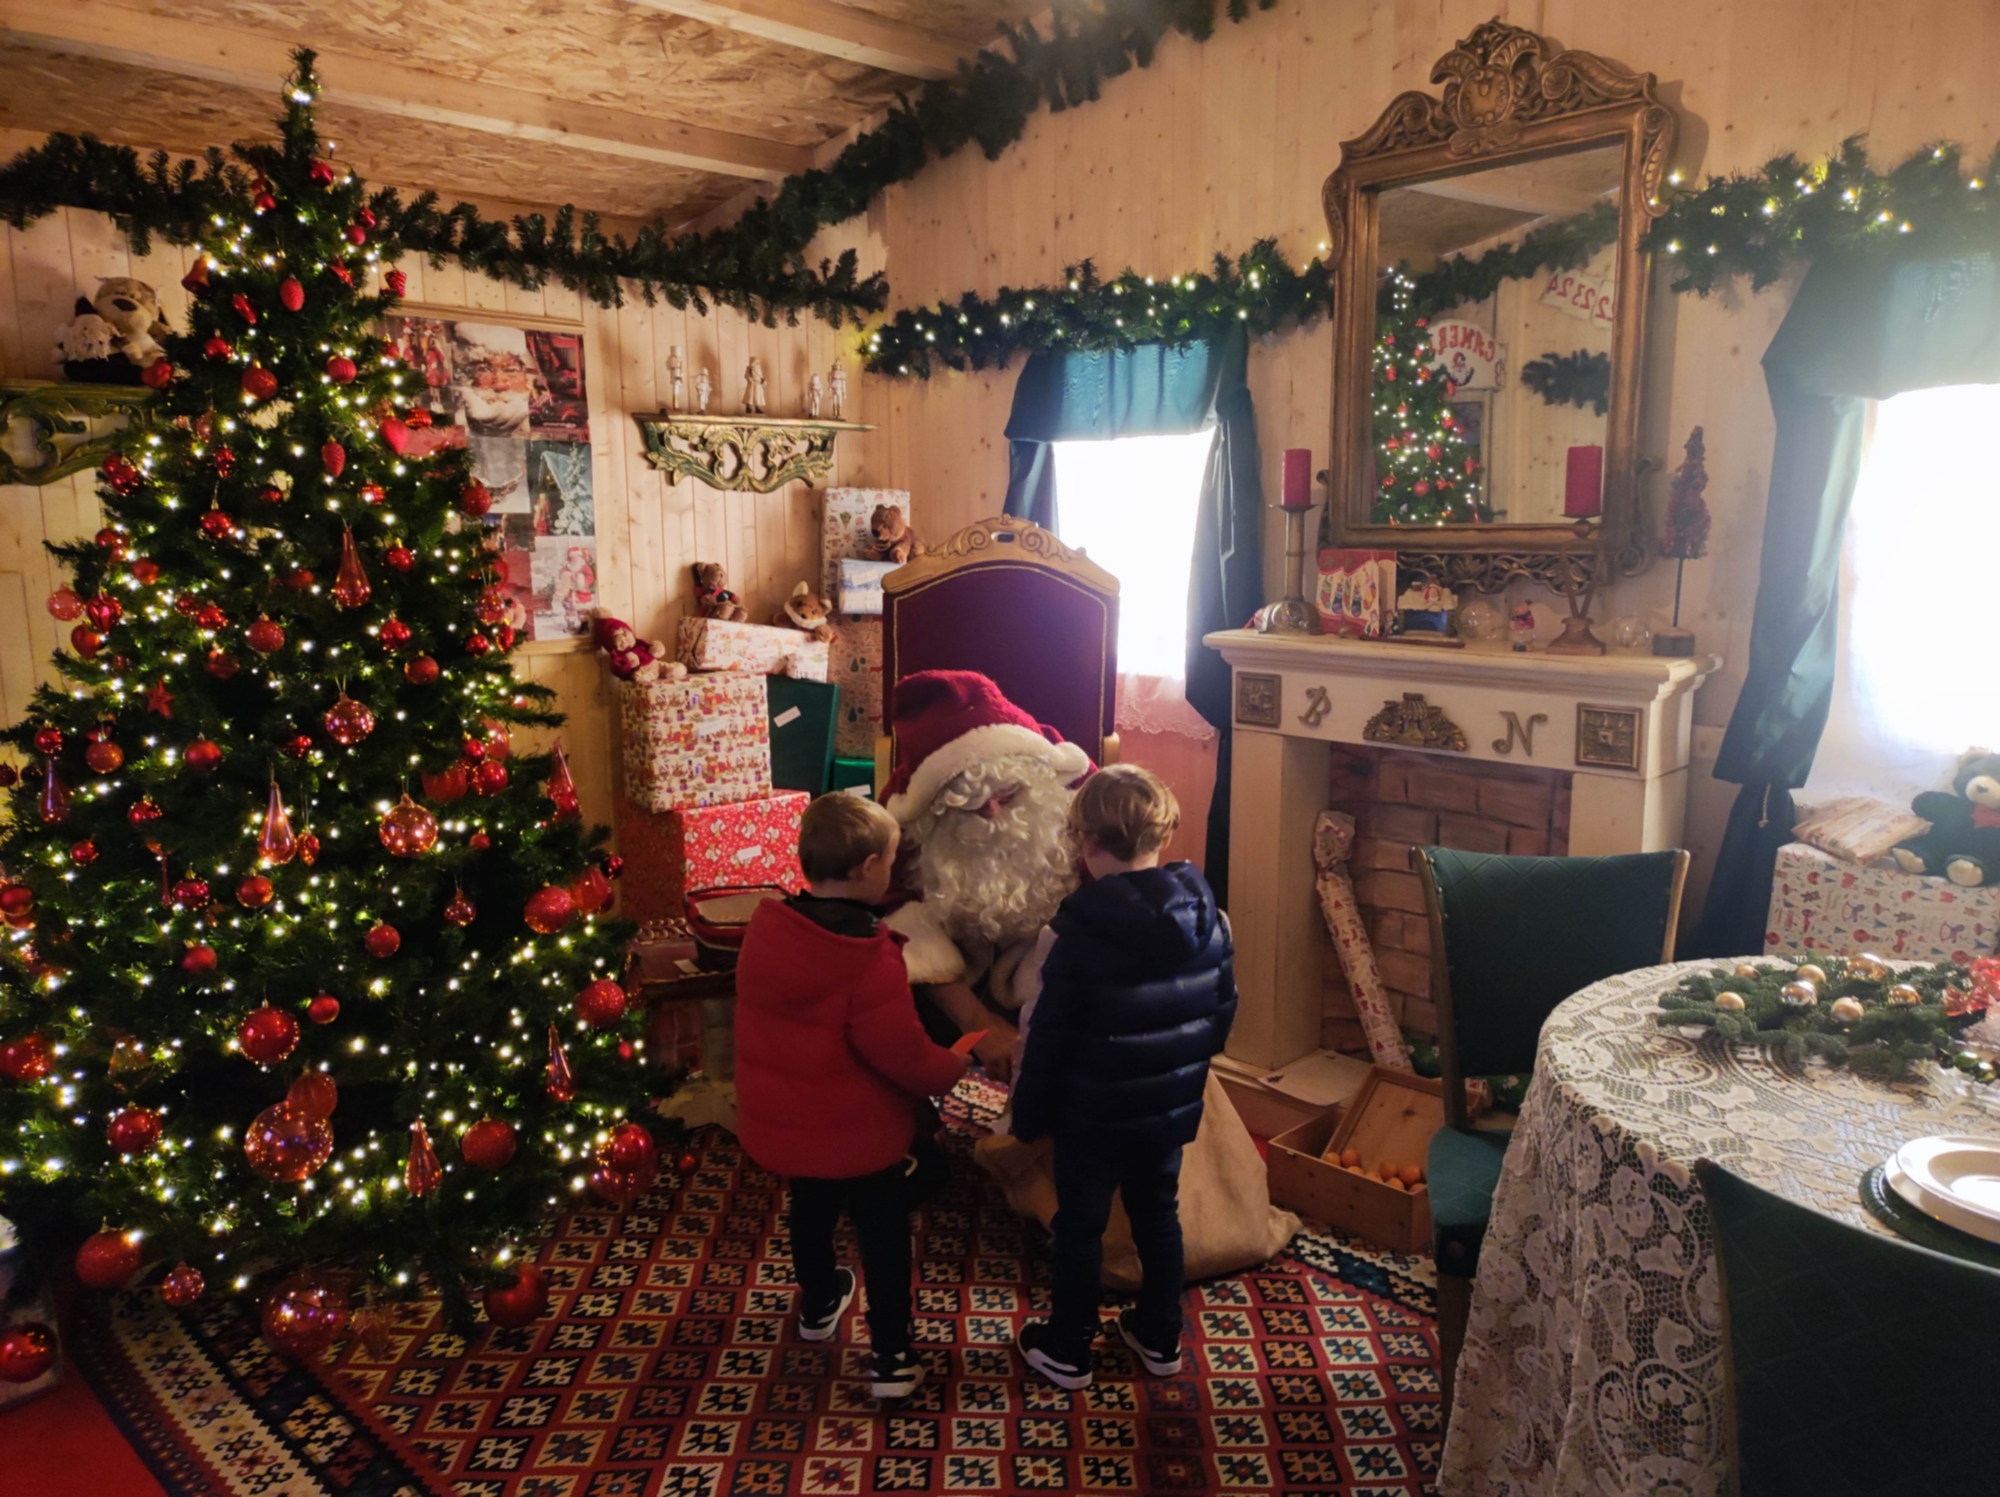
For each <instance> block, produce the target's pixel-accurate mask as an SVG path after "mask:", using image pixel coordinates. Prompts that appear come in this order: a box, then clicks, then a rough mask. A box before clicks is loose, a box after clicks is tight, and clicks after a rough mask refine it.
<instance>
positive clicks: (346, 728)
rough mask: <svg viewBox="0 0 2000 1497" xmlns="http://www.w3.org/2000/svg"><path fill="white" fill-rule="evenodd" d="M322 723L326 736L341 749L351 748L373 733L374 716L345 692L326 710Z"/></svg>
mask: <svg viewBox="0 0 2000 1497" xmlns="http://www.w3.org/2000/svg"><path fill="white" fill-rule="evenodd" d="M322 721H324V722H325V724H326V732H327V736H328V737H329V738H331V739H332V740H333V741H334V742H335V743H337V744H339V745H340V746H341V747H343V748H353V747H354V745H355V744H357V743H359V742H360V741H361V740H362V739H364V738H366V737H367V736H368V735H369V734H370V733H372V732H374V731H375V714H374V713H372V712H370V711H369V710H368V709H367V708H366V707H364V706H363V705H362V704H361V703H359V702H357V701H355V700H354V698H353V697H351V696H349V695H348V694H347V693H346V692H345V691H343V692H341V694H340V695H339V696H338V697H336V698H335V699H334V703H333V705H332V706H331V707H329V708H327V709H326V716H325V718H324V719H322Z"/></svg>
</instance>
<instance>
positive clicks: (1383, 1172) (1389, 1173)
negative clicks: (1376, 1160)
mask: <svg viewBox="0 0 2000 1497" xmlns="http://www.w3.org/2000/svg"><path fill="white" fill-rule="evenodd" d="M1396 1169H1397V1167H1396V1166H1395V1165H1393V1164H1391V1163H1390V1162H1389V1161H1388V1160H1386V1159H1385V1160H1383V1161H1382V1162H1381V1163H1380V1164H1378V1165H1376V1166H1375V1173H1376V1174H1378V1175H1380V1176H1381V1177H1382V1178H1383V1179H1384V1180H1393V1179H1395V1178H1396Z"/></svg>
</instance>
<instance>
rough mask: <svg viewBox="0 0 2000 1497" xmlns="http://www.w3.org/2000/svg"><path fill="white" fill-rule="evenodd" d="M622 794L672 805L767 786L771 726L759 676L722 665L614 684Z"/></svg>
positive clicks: (733, 796) (747, 795)
mask: <svg viewBox="0 0 2000 1497" xmlns="http://www.w3.org/2000/svg"><path fill="white" fill-rule="evenodd" d="M618 716H619V721H620V726H621V729H622V731H621V733H620V737H621V738H622V739H623V745H622V747H623V750H624V761H625V793H626V795H628V796H630V797H631V799H632V801H633V802H634V803H635V804H636V805H639V806H641V807H643V808H644V809H646V810H648V811H677V810H680V809H682V808H683V807H687V806H712V805H716V804H718V803H721V802H725V801H739V800H750V799H752V798H753V797H756V796H760V795H769V794H770V793H771V727H770V719H769V702H768V700H767V697H766V694H765V685H764V678H763V677H762V676H752V675H745V674H741V673H737V672H726V673H720V674H716V675H709V676H689V677H688V678H687V679H686V680H684V681H648V682H645V683H643V684H642V683H640V682H636V681H626V682H623V683H621V684H620V685H619V688H618Z"/></svg>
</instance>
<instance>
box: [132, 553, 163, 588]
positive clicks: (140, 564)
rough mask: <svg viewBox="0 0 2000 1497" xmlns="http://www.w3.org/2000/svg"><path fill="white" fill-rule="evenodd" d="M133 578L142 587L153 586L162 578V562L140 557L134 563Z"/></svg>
mask: <svg viewBox="0 0 2000 1497" xmlns="http://www.w3.org/2000/svg"><path fill="white" fill-rule="evenodd" d="M132 580H133V581H134V582H137V583H139V584H140V585H141V586H142V587H151V586H152V585H153V584H154V583H155V582H158V581H159V580H160V564H159V563H158V562H157V561H148V560H147V559H146V558H145V557H143V556H142V557H140V558H139V559H138V560H137V561H135V562H133V563H132Z"/></svg>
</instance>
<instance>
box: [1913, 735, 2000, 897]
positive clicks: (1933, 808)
mask: <svg viewBox="0 0 2000 1497" xmlns="http://www.w3.org/2000/svg"><path fill="white" fill-rule="evenodd" d="M1910 809H1911V810H1912V811H1915V812H1916V813H1917V815H1919V816H1921V817H1923V819H1924V820H1925V821H1928V822H1929V823H1930V824H1931V829H1930V830H1929V831H1928V832H1925V833H1924V834H1923V835H1922V836H1920V837H1911V838H1910V839H1909V840H1907V841H1905V842H1899V843H1897V844H1896V846H1895V848H1894V849H1893V852H1894V855H1895V859H1896V862H1897V864H1898V865H1899V866H1901V868H1902V870H1903V872H1905V873H1928V874H1933V875H1937V874H1942V875H1943V876H1944V877H1945V878H1948V879H1950V880H1951V881H1952V882H1953V883H1954V884H1957V885H1958V886H1959V887H1960V888H1962V889H1976V888H1978V887H1980V886H1981V885H1982V884H1993V883H2000V754H1988V753H1976V754H1971V755H1968V756H1967V757H1966V759H1965V760H1964V761H1963V762H1962V763H1961V764H1960V765H1959V767H1958V773H1957V774H1956V775H1954V776H1953V777H1952V782H1951V789H1950V790H1923V791H1919V792H1918V793H1917V796H1916V798H1915V799H1913V800H1912V801H1911V802H1910Z"/></svg>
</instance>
